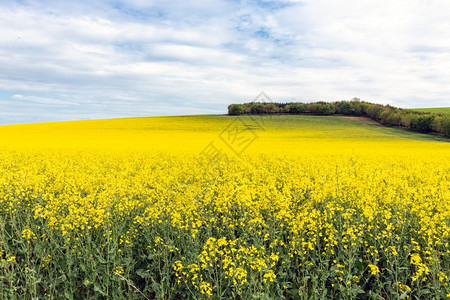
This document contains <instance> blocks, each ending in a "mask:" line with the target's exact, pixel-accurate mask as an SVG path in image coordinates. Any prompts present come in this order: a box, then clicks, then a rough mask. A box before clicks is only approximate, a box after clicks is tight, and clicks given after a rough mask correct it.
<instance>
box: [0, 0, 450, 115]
mask: <svg viewBox="0 0 450 300" xmlns="http://www.w3.org/2000/svg"><path fill="white" fill-rule="evenodd" d="M449 12H450V2H449V1H447V0H436V1H435V0H396V1H379V0H377V1H371V0H362V1H350V0H326V1H325V0H305V1H296V0H286V1H265V0H256V1H240V0H227V1H226V0H192V1H186V0H172V1H171V0H161V1H160V0H149V1H144V0H131V1H129V0H128V1H120V0H116V1H107V0H98V1H96V0H89V1H84V0H79V1H53V0H46V1H27V0H23V1H7V0H0V16H1V18H0V124H11V123H27V122H38V121H54V120H76V119H95V118H110V117H127V116H151V115H179V114H204V113H225V112H226V107H227V105H228V104H229V103H231V102H245V101H251V100H253V99H254V98H255V97H256V96H257V95H258V94H259V93H260V92H261V91H264V92H265V93H266V94H267V95H269V96H270V97H271V98H272V99H273V100H279V101H290V100H298V101H311V100H330V101H331V100H343V99H351V98H353V97H359V98H361V99H363V100H366V101H371V102H377V103H389V104H393V105H396V106H401V107H439V106H449V105H450V18H449Z"/></svg>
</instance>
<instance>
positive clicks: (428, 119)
mask: <svg viewBox="0 0 450 300" xmlns="http://www.w3.org/2000/svg"><path fill="white" fill-rule="evenodd" d="M228 114H230V115H242V114H313V115H333V114H340V115H347V116H363V117H368V118H371V119H372V120H375V121H378V122H380V123H381V124H384V125H389V126H399V127H404V128H408V129H411V130H414V131H419V132H424V133H429V132H435V133H438V134H441V135H443V136H446V137H450V115H449V114H437V113H425V112H418V111H412V110H408V109H402V108H398V107H393V106H390V105H381V104H375V103H369V102H365V101H360V100H359V99H357V98H353V99H352V100H350V101H337V102H324V101H319V102H313V103H298V102H291V103H276V102H266V103H261V102H250V103H244V104H231V105H229V106H228Z"/></svg>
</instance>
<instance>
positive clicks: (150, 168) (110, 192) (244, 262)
mask: <svg viewBox="0 0 450 300" xmlns="http://www.w3.org/2000/svg"><path fill="white" fill-rule="evenodd" d="M217 118H218V117H217ZM208 120H210V119H208ZM211 120H212V121H211V122H213V121H214V118H213V119H211ZM336 120H337V119H336ZM175 121H177V120H175ZM178 121H179V120H178ZM184 121H186V119H184ZM187 121H189V122H192V123H193V124H194V125H195V124H197V125H195V126H198V127H202V126H206V125H205V124H206V123H207V122H206V121H205V120H203V119H200V120H198V119H195V118H194V117H192V118H191V119H188V120H187ZM103 122H106V121H103ZM110 122H112V121H110ZM123 122H125V121H123ZM127 122H133V120H132V119H130V120H127V121H126V122H125V124H127ZM152 122H155V123H154V124H159V123H158V122H156V121H152ZM161 122H163V121H161ZM217 122H218V123H220V122H219V121H217ZM336 122H340V121H338V120H337V121H336ZM213 123H214V122H213ZM80 124H83V126H85V127H86V128H91V127H92V128H94V129H95V130H96V131H97V133H94V134H92V133H91V134H92V136H89V135H87V136H86V139H87V140H90V141H91V143H92V144H91V146H89V145H85V144H82V145H78V143H75V142H73V144H71V145H70V147H69V146H67V144H62V143H60V141H58V140H57V139H55V136H57V135H58V134H59V133H58V130H59V129H58V130H54V131H50V132H47V133H45V134H44V133H43V136H41V137H42V138H43V139H44V141H46V143H43V142H42V144H38V146H36V147H33V146H32V145H29V144H28V142H24V143H19V142H17V137H16V138H13V136H16V135H13V133H14V132H16V133H18V134H23V135H26V134H27V133H26V130H25V129H24V128H32V126H31V125H29V126H28V127H20V126H16V127H13V128H10V127H8V128H6V129H2V128H0V133H2V134H3V135H5V136H9V137H11V139H10V140H9V142H4V143H3V146H2V148H1V150H0V223H1V226H0V293H1V295H2V296H3V298H11V297H16V298H33V297H37V298H44V297H50V298H58V297H62V296H64V297H66V298H75V299H78V298H92V297H108V298H136V299H141V298H142V297H146V298H149V299H152V298H158V299H170V298H194V297H195V298H200V299H203V298H205V299H207V298H213V299H219V298H225V297H226V298H249V297H251V296H255V295H256V296H259V297H266V298H267V297H269V298H292V299H297V298H311V297H315V298H329V299H335V298H349V299H350V298H359V297H362V298H364V297H374V298H376V297H378V298H379V297H389V298H405V299H406V298H421V299H426V298H435V299H443V298H445V297H450V295H449V294H450V287H449V276H450V274H449V270H450V247H449V242H450V226H449V225H450V184H449V182H450V181H449V179H450V175H449V174H450V155H449V154H450V146H449V144H448V142H445V141H422V140H414V139H411V137H410V136H408V138H400V137H396V136H392V137H380V136H376V137H374V138H373V139H367V138H365V139H361V138H359V137H357V136H356V135H355V136H352V135H351V133H347V135H348V136H347V138H341V139H339V138H336V137H334V138H327V139H325V138H324V137H323V136H322V137H321V136H320V135H319V134H318V133H317V132H314V130H313V129H308V130H310V131H309V134H308V130H306V132H305V131H303V132H302V135H303V137H300V138H298V139H294V138H293V137H295V135H296V134H297V133H298V131H297V129H296V128H294V129H286V130H285V131H283V132H279V131H277V130H276V129H272V128H271V127H270V126H273V127H276V126H275V125H277V124H279V123H276V122H273V123H269V124H266V126H267V128H266V129H265V130H261V131H260V135H259V138H258V140H257V141H255V144H254V145H252V147H254V146H255V147H254V148H253V149H252V148H251V147H249V149H248V151H246V152H245V153H243V154H242V155H240V156H231V155H228V156H220V157H211V156H210V155H200V154H199V153H200V150H201V148H202V147H203V146H204V144H205V143H203V142H207V141H208V140H209V138H210V137H211V131H214V130H209V129H210V127H208V128H206V129H205V130H204V131H202V132H194V130H191V129H189V130H188V131H189V132H188V137H187V138H186V137H179V141H178V142H177V141H174V140H173V138H174V137H173V135H172V133H171V132H168V133H167V136H165V135H164V132H165V131H164V130H166V131H170V130H171V129H170V128H169V129H163V128H160V127H158V126H156V125H152V126H150V129H148V128H147V131H145V132H146V133H145V134H148V135H150V136H151V135H152V133H154V137H155V139H154V140H151V141H148V142H145V143H147V144H145V143H144V144H145V145H147V146H146V147H143V146H142V145H143V144H142V141H141V139H140V137H141V135H142V133H141V132H140V130H143V129H141V128H139V129H135V128H134V129H133V130H131V131H130V132H131V133H130V134H129V135H125V134H123V135H121V134H122V133H121V132H120V131H119V129H117V128H116V129H111V128H105V126H104V123H101V124H102V126H100V125H98V124H97V125H95V124H96V123H95V122H94V123H82V122H80ZM86 124H87V125H86ZM89 124H90V126H91V127H90V126H88V125H89ZM106 124H110V123H108V122H106ZM214 124H215V123H214ZM220 124H222V123H220ZM305 124H307V122H306V123H305ZM338 124H340V123H338ZM194 125H192V126H193V128H195V126H194ZM36 126H38V125H36ZM40 126H51V125H40ZM54 126H55V128H56V127H57V125H54ZM67 126H69V125H67ZM70 126H75V125H73V124H72V125H70ZM96 126H97V127H96ZM208 126H210V125H208ZM214 126H216V125H214ZM217 126H218V125H217ZM341 126H342V129H343V130H345V129H348V128H347V127H345V126H346V125H345V124H344V125H342V124H341ZM348 126H350V128H351V126H353V125H348ZM49 128H51V127H49ZM83 128H84V127H83ZM92 128H91V129H92ZM218 128H220V126H218ZM326 129H327V128H325V129H324V130H325V131H326ZM357 129H358V130H363V131H361V132H366V134H368V135H369V136H370V135H371V134H374V135H376V134H381V133H380V132H382V130H384V129H382V128H380V129H378V128H377V129H376V132H374V133H372V132H370V131H371V130H375V129H372V128H367V129H360V128H359V127H358V128H357ZM2 130H3V131H2ZM78 130H79V131H75V130H74V132H78V133H77V134H79V135H80V136H81V135H82V134H81V133H79V132H80V131H81V132H82V131H83V130H85V131H86V132H91V131H92V130H91V131H88V130H87V129H78ZM111 130H115V131H117V132H119V133H118V134H119V135H120V136H121V139H122V141H126V142H127V143H129V144H128V146H127V147H125V145H121V147H117V141H116V140H115V139H114V138H113V137H111V138H110V139H107V138H105V135H108V134H111ZM176 130H177V129H176V128H174V129H173V131H174V132H175V131H176ZM364 130H365V131H364ZM386 130H387V129H386ZM149 132H150V133H149ZM100 133H102V134H100ZM383 134H384V133H383ZM196 135H197V141H199V143H198V145H191V146H188V147H186V148H184V149H183V150H180V149H179V148H177V147H175V148H174V145H177V143H179V145H182V144H183V143H188V140H192V138H194V137H196ZM95 136H98V139H99V140H101V142H102V143H103V144H99V143H94V137H95ZM74 139H75V140H76V139H77V137H76V138H74ZM280 139H281V141H280ZM166 140H167V141H166ZM11 141H14V142H11ZM133 141H135V142H134V143H133ZM155 141H156V142H157V143H158V145H157V146H155V147H151V145H152V143H155ZM165 141H166V143H165ZM280 143H281V144H283V146H284V148H281V149H280V148H278V147H277V146H279V145H280ZM300 144H301V145H303V146H307V147H298V146H299V145H300ZM256 146H257V147H256ZM196 147H197V148H196Z"/></svg>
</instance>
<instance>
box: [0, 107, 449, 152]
mask: <svg viewBox="0 0 450 300" xmlns="http://www.w3.org/2000/svg"><path fill="white" fill-rule="evenodd" d="M236 128H239V131H243V132H244V133H245V134H244V135H243V136H244V139H245V138H248V139H251V140H252V143H251V145H249V147H248V149H247V150H246V152H249V151H250V152H259V153H268V152H283V153H300V152H301V153H305V152H313V153H316V152H325V153H333V152H336V151H352V152H355V151H356V152H357V151H358V150H359V149H366V150H369V151H370V149H371V148H373V146H374V144H376V145H380V144H382V145H386V147H385V148H384V149H385V150H386V151H390V150H389V149H391V150H395V148H397V147H405V148H408V147H425V148H427V149H433V150H434V149H438V148H443V149H445V150H448V149H449V147H450V144H449V143H448V142H447V141H448V140H445V139H442V138H439V137H436V136H431V135H426V134H418V133H413V132H409V131H405V130H402V129H398V128H387V127H380V126H377V125H372V124H369V125H368V124H363V123H361V122H358V121H355V120H350V119H345V118H343V117H340V116H326V117H324V116H302V115H284V116H278V115H274V116H239V117H235V116H226V115H225V116H222V115H199V116H174V117H148V118H129V119H110V120H88V121H71V122H55V123H37V124H24V125H8V126H0V149H1V148H2V147H7V148H17V147H27V148H29V147H32V148H37V149H39V148H56V149H59V148H65V149H67V148H70V149H97V150H101V151H104V150H111V151H113V150H118V149H119V150H120V149H122V150H146V151H163V152H180V151H181V152H186V151H187V152H190V153H199V152H201V151H202V149H204V148H205V146H206V145H208V144H209V143H211V142H213V144H214V145H215V147H216V148H220V149H223V150H224V151H226V152H227V151H228V152H229V151H230V147H228V146H227V144H226V142H224V140H228V142H230V140H232V139H233V134H232V133H233V130H235V129H236ZM221 137H222V138H221ZM378 148H379V147H378Z"/></svg>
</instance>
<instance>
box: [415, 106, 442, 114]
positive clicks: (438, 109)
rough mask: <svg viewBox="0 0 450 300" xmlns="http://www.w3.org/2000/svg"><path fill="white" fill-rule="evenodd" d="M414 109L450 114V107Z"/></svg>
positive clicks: (416, 109)
mask: <svg viewBox="0 0 450 300" xmlns="http://www.w3.org/2000/svg"><path fill="white" fill-rule="evenodd" d="M411 110H414V111H423V112H430V113H436V114H450V107H430V108H413V109H411Z"/></svg>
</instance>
